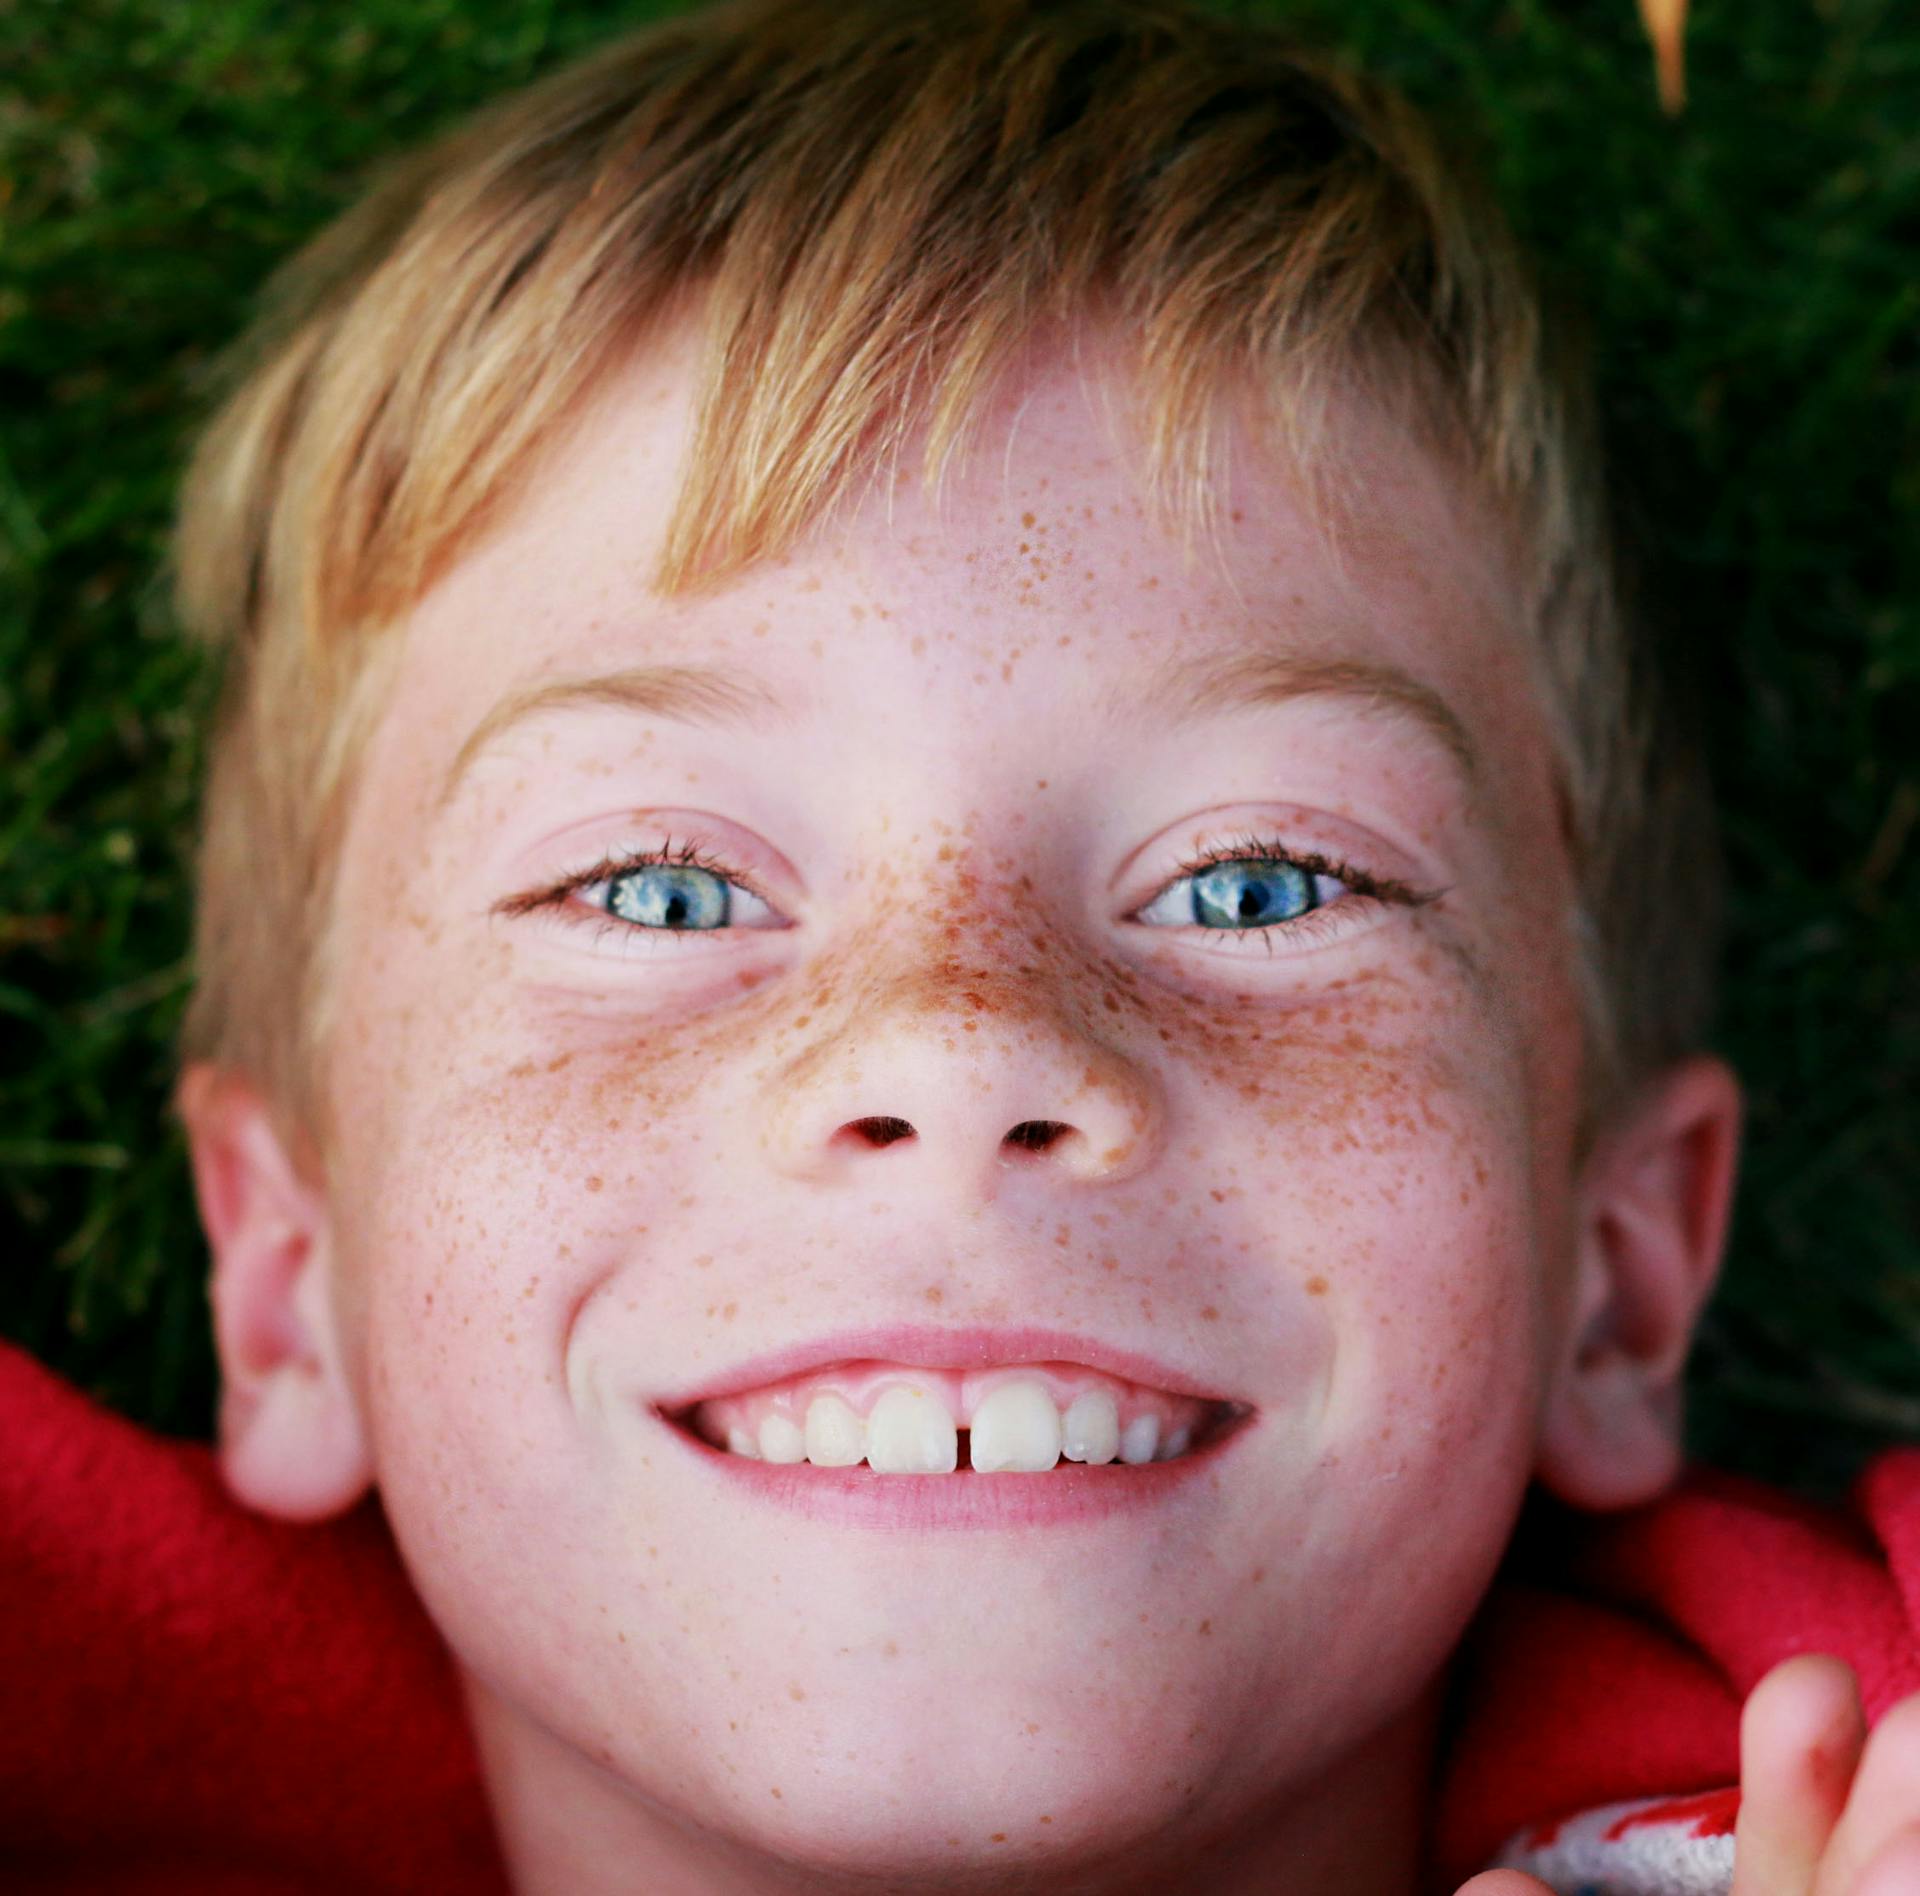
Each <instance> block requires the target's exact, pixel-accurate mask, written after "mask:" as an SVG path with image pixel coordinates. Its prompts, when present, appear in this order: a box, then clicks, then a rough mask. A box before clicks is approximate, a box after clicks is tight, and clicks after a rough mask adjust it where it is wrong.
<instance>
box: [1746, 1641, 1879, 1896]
mask: <svg viewBox="0 0 1920 1896" xmlns="http://www.w3.org/2000/svg"><path fill="white" fill-rule="evenodd" d="M1865 1743H1866V1720H1865V1718H1864V1716H1863V1715H1862V1713H1861V1710H1860V1689H1859V1686H1858V1685H1857V1684H1856V1682H1855V1680H1854V1676H1853V1668H1852V1667H1851V1666H1849V1665H1847V1664H1846V1662H1845V1661H1844V1660H1840V1659H1834V1658H1830V1657H1828V1656H1827V1655H1826V1654H1825V1653H1803V1654H1802V1655H1801V1656H1800V1657H1799V1658H1797V1659H1789V1660H1787V1661H1786V1662H1785V1663H1784V1664H1782V1665H1777V1666H1775V1667H1774V1669H1773V1670H1772V1671H1771V1672H1769V1673H1768V1674H1767V1676H1766V1677H1765V1678H1764V1679H1762V1680H1761V1681H1760V1683H1759V1684H1758V1685H1756V1686H1755V1687H1754V1688H1753V1690H1752V1691H1751V1692H1750V1693H1749V1694H1748V1695H1747V1702H1746V1705H1745V1707H1744V1708H1743V1709H1742V1711H1741V1714H1740V1816H1739V1818H1738V1820H1737V1821H1736V1823H1735V1825H1734V1832H1733V1890H1732V1896H1812V1892H1813V1889H1814V1879H1815V1877H1816V1876H1817V1875H1818V1874H1819V1872H1820V1862H1821V1857H1822V1855H1823V1854H1824V1852H1825V1851H1826V1848H1827V1844H1828V1840H1829V1839H1830V1838H1831V1837H1832V1836H1833V1834H1834V1829H1835V1826H1836V1825H1837V1824H1838V1823H1839V1821H1840V1816H1841V1812H1842V1811H1843V1810H1844V1809H1845V1808H1846V1804H1847V1792H1848V1789H1849V1787H1850V1786H1851V1784H1852V1783H1853V1777H1854V1768H1855V1766H1856V1765H1857V1764H1858V1763H1859V1761H1860V1753H1861V1747H1862V1746H1863V1745H1864V1744H1865Z"/></svg>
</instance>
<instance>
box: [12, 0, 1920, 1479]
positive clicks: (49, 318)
mask: <svg viewBox="0 0 1920 1896" xmlns="http://www.w3.org/2000/svg"><path fill="white" fill-rule="evenodd" d="M906 3H908V0H903V4H906ZM660 10H663V9H659V8H649V7H646V6H636V5H633V4H625V5H616V4H608V3H606V0H575V3H574V4H571V5H569V6H566V7H564V8H562V7H558V6H553V5H547V4H540V3H539V0H457V3H455V0H356V4H353V5H351V6H342V5H338V4H332V3H326V4H320V3H314V0H308V3H304V4H294V3H293V0H0V784H3V785H4V791H3V792H0V1335H4V1336H6V1337H8V1338H11V1339H13V1340H15V1341H18V1342H22V1343H24V1344H25V1345H26V1346H27V1347H28V1348H30V1349H31V1350H33V1351H34V1352H35V1353H37V1354H38V1355H40V1356H42V1357H44V1358H46V1359H47V1360H48V1361H50V1362H52V1363H53V1364H55V1365H56V1366H57V1367H59V1368H60V1369H61V1370H62V1371H63V1372H64V1373H65V1374H66V1375H68V1376H69V1377H70V1378H72V1379H73V1380H75V1381H76V1382H78V1383H80V1384H82V1385H83V1386H85V1387H86V1388H88V1389H90V1390H92V1391H94V1392H95V1393H97V1394H98V1395H100V1396H101V1397H102V1398H104V1399H105V1400H106V1401H108V1402H110V1403H112V1404H114V1405H115V1406H117V1407H119V1408H121V1409H123V1410H125V1411H127V1412H128V1413H130V1414H132V1415H134V1416H136V1417H139V1418H140V1419H142V1420H143V1421H145V1422H148V1423H150V1424H152V1425H154V1426H156V1427H159V1428H161V1429H164V1430H167V1431H170V1432H175V1433H183V1434H190V1435H200V1436H205V1435H208V1434H210V1433H211V1428H212V1417H213V1400H214V1366H213V1360H212V1354H211V1349H210V1343H209V1316H208V1311H207V1306H206V1298H205V1286H204V1277H205V1259H204V1253H203V1250H202V1247H201V1241H200V1238H199V1233H198V1227H197V1224H196V1221H195V1217H194V1213H193V1207H192V1200H191V1195H190V1191H189V1187H188V1182H187V1174H186V1167H185V1162H184V1156H183V1151H182V1147H181V1142H180V1138H179V1135H178V1132H177V1129H176V1128H175V1127H174V1125H173V1124H172V1122H171V1120H170V1118H169V1116H168V1112H167V1105H166V1102H167V1097H168V1091H169V1086H170V1080H171V1068H170V1057H171V1056H170V1048H171V1043H172V1036H173V1034H174V1031H175V1028H176V1025H177V1022H178V1020H179V1016H180V1011H181V1006H182V1003H183V1001H184V999H185V996H186V992H187V988H188V984H189V980H190V978H191V977H190V969H189V966H188V962H187V959H186V944H187V938H188V909H187V875H186V862H187V858H188V850H189V844H190V838H191V832H192V820H193V807H194V796H195V791H196V783H197V773H198V767H199V766H198V755H197V746H196V739H195V731H196V724H197V720H198V719H199V718H200V716H201V715H202V714H203V712H204V710H205V708H206V705H207V702H208V698H209V689H208V687H209V683H210V678H209V672H208V667H207V665H206V663H205V662H204V660H203V659H202V658H201V657H200V656H199V655H197V654H195V653H193V652H191V651H189V650H187V649H185V648H184V647H183V646H182V645H181V643H180V642H179V641H178V639H177V637H176V634H175V632H174V628H173V626H172V624H171V622H170V619H169V612H168V604H167V596H166V589H165V580H164V574H163V570H162V569H163V543H164V537H165V533H166V529H167V524H168V519H169V511H170V506H171V499H172V490H173V487H174V483H175V480H176V478H177V475H178V471H179V469H180V466H181V462H182V456H183V452H184V448H185V444H186V442H187V440H188V437H189V432H190V430H191V429H192V427H193V426H194V424H195V422H196V420H197V419H198V418H199V417H200V416H201V415H202V414H203V412H204V396H203V393H202V379H201V378H203V376H204V372H205V369H206V366H207V364H208V362H209V360H210V359H211V357H212V356H213V355H214V354H215V353H216V352H217V351H218V349H219V348H220V347H221V345H222V344H224V343H225V342H226V341H228V340H229V339H230V338H231V337H232V336H233V335H234V334H235V333H236V331H237V330H238V329H239V327H240V326H241V324H242V322H243V320H244V317H245V314H246V311H247V308H248V305H249V299H250V297H251V296H252V294H253V293H254V292H255V290H256V289H257V288H258V286H259V285H260V283H261V282H262V280H263V279H264V277H265V276H266V274H267V272H268V270H269V269H270V268H271V267H272V265H273V264H274V263H276V262H277V261H278V260H279V259H281V258H282V257H284V256H285V255H286V254H287V253H288V252H289V251H290V250H291V249H292V248H293V247H294V246H295V245H296V244H297V243H298V242H299V241H300V240H301V239H302V238H304V237H305V236H307V235H308V234H309V233H310V232H312V231H313V230H314V229H315V228H316V227H317V226H318V225H319V224H320V223H321V222H322V221H323V220H324V219H326V218H327V217H328V216H329V214H330V213H332V212H333V211H335V210H336V209H338V208H339V207H340V206H342V205H343V204H345V203H346V202H347V201H348V200H349V198H350V197H351V196H352V195H353V194H354V191H355V188H356V183H357V181H358V180H359V179H360V177H361V176H362V174H363V170H364V168H365V166H366V165H367V164H368V163H369V162H370V161H371V160H373V159H375V158H377V157H379V156H381V155H384V154H386V153H389V152H391V151H392V150H394V149H395V148H397V147H399V146H401V145H404V144H407V143H411V142H412V141H414V140H416V139H418V138H420V137H422V136H423V135H425V134H426V133H428V132H429V131H431V130H433V129H435V128H436V127H438V126H440V125H442V124H443V123H445V122H446V121H447V120H449V119H450V118H453V117H454V116H456V115H458V114H459V113H461V112H462V111H463V110H465V109H466V108H468V107H470V106H471V105H473V104H475V103H476V102H478V101H480V100H483V99H486V98H489V97H491V96H493V95H494V94H496V93H498V92H500V91H502V90H504V89H506V88H507V87H509V86H512V85H514V84H516V83H517V82H519V81H521V80H523V79H526V78H528V77H530V76H532V75H533V74H535V73H538V72H540V71H543V70H545V69H546V68H548V67H549V66H551V65H553V64H554V63H555V62H556V61H558V60H560V59H562V58H564V57H565V56H567V55H568V54H569V53H572V52H574V51H577V50H579V49H581V48H582V47H584V46H586V45H588V44H590V43H592V42H594V41H596V40H599V39H602V38H604V37H605V36H607V35H608V34H609V33H611V32H613V31H615V30H617V29H618V28H620V27H621V26H623V25H627V24H632V23H637V22H638V21H640V20H642V19H644V18H646V17H648V15H649V14H650V13H651V12H655V11H660ZM1247 10H1248V11H1251V12H1258V13H1260V14H1262V15H1267V16H1278V17H1284V18H1290V19H1293V20H1297V21H1298V22H1299V24H1300V26H1301V27H1302V29H1303V30H1304V31H1305V32H1306V33H1307V34H1308V35H1309V36H1311V37H1312V38H1314V39H1316V40H1318V41H1319V42H1321V43H1323V44H1331V45H1333V46H1336V47H1339V48H1342V49H1344V50H1346V51H1348V52H1350V53H1352V54H1354V55H1356V56H1358V57H1359V58H1361V59H1362V60H1363V61H1365V62H1366V63H1367V64H1369V65H1371V66H1372V67H1373V68H1374V69H1376V70H1377V71H1379V72H1381V73H1383V74H1384V75H1386V76H1388V77H1391V78H1394V79H1396V80H1398V81H1399V82H1400V83H1402V84H1403V85H1404V86H1406V87H1407V88H1408V89H1409V90H1410V91H1411V92H1412V93H1413V94H1414V96H1415V97H1416V98H1418V99H1419V100H1421V101H1422V102H1423V103H1424V104H1426V105H1427V106H1428V107H1429V108H1430V109H1432V110H1433V111H1434V112H1435V113H1436V114H1437V115H1438V116H1439V117H1440V118H1441V119H1442V121H1443V122H1444V123H1446V124H1448V125H1449V126H1451V127H1453V128H1455V129H1456V131H1458V133H1459V134H1460V135H1461V136H1462V137H1463V138H1464V139H1465V140H1466V141H1467V144H1468V147H1469V148H1470V149H1473V150H1475V151H1477V152H1478V154H1479V159H1480V163H1481V167H1482V169H1483V171H1484V172H1485V174H1486V175H1487V176H1488V178H1489V179H1490V181H1491V182H1492V183H1493V185H1494V186H1495V188H1496V190H1497V191H1498V192H1499V194H1500V195H1501V196H1502V197H1503V199H1504V201H1505V202H1506V204H1507V206H1508V208H1509V210H1510V212H1511V213H1512V215H1513V217H1514V219H1515V221H1516V222H1517V224H1518V225H1519V227H1520V229H1521V232H1522V234H1523V236H1524V237H1525V238H1526V239H1527V240H1528V242H1529V243H1530V245H1531V247H1532V248H1533V250H1534V252H1535V254H1536V256H1537V257H1538V258H1539V259H1540V261H1541V264H1542V267H1543V273H1544V275H1545V278H1546V280H1547V282H1548V284H1549V286H1550V289H1551V292H1552V294H1553V295H1554V296H1555V297H1556V298H1557V299H1558V300H1559V301H1560V302H1561V303H1563V304H1564V305H1565V306H1567V307H1568V308H1569V309H1571V310H1574V311H1577V312H1579V313H1580V314H1581V316H1582V319H1583V321H1584V323H1585V325H1586V327H1587V329H1588V331H1589V333H1590V337H1591V341H1592V346H1593V349H1594V353H1595V357H1596V365H1597V370H1598V375H1599V381H1600V387H1601V393H1602V405H1603V408H1604V411H1605V415H1606V418H1607V426H1608V430H1609V436H1610V447H1611V452H1612V456H1613V466H1614V473H1615V479H1616V485H1617V488H1618V493H1619V505H1620V508H1621V513H1622V517H1623V520H1624V522H1625V526H1626V530H1627V535H1628V538H1629V540H1630V542H1631V544H1632V545H1633V547H1634V549H1635V551H1636V553H1637V556H1638V559H1639V563H1640V567H1641V570H1642V573H1643V576H1644V585H1645V589H1646V594H1647V598H1648V601H1649V604H1650V607H1651V609H1652V610H1653V612H1654V613H1655V615H1656V618H1657V622H1658V624H1659V625H1660V627H1661V628H1662V630H1663V632H1664V635H1665V637H1666V638H1667V640H1668V641H1670V643H1671V646H1672V649H1673V650H1674V652H1675V653H1676V655H1677V657H1678V658H1679V660H1680V661H1681V663H1682V665H1683V668H1684V669H1685V670H1686V671H1687V672H1688V673H1689V674H1690V675H1691V676H1692V677H1693V678H1694V679H1695V680H1696V681H1697V682H1698V683H1699V684H1700V685H1701V686H1702V687H1703V696H1704V699H1705V702H1706V706H1707V710H1708V713H1709V719H1710V738H1711V746H1712V756H1713V761H1714V767H1715V771H1716V775H1717V778H1718V781H1719V785H1720V790H1721V796H1722V802H1723V806H1724V810H1725V814H1726V825H1727V848H1728V854H1729V862H1730V869H1731V881H1732V939H1731V944H1730V954H1729V958H1728V985H1727V992H1726V1001H1725V1006H1724V1009H1723V1018H1722V1026H1721V1031H1720V1034H1719V1044H1720V1045H1721V1047H1722V1048H1723V1049H1724V1050H1725V1051H1726V1052H1727V1053H1728V1054H1729V1055H1730V1056H1731V1057H1732V1058H1733V1059H1734V1061H1735V1062H1736V1063H1737V1065H1738V1066H1739V1067H1740V1069H1741V1070H1742V1072H1743V1074H1744V1075H1745V1077H1746V1079H1747V1081H1748V1084H1749V1086H1750V1089H1751V1107H1752V1119H1751V1126H1750V1133H1749V1145H1748V1152H1747V1160H1746V1166H1745V1181H1744V1186H1743V1191H1742V1197H1741V1201H1740V1208H1739V1213H1738V1219H1737V1223H1736V1227H1735V1232H1734V1242H1733V1252H1732V1258H1731V1262H1730V1265H1729V1269H1728V1273H1727V1276H1726V1279H1725V1282H1724V1286H1723V1288H1722V1290H1721V1292H1720V1294H1719V1296H1718V1298H1717V1299H1716V1301H1715V1304H1714V1306H1713V1309H1712V1311H1711V1313H1710V1316H1709V1319H1708V1321H1707V1324H1706V1327H1705V1332H1704V1334H1703V1336H1702V1339H1701V1344H1700V1348H1699V1352H1698V1355H1697V1358H1696V1361H1695V1366H1694V1372H1693V1378H1692V1393H1691V1399H1690V1429H1691V1441H1692V1446H1693V1448H1694V1450H1695V1451H1696V1452H1697V1453H1699V1454H1702V1455H1704V1456H1707V1457H1709V1458H1711V1459H1713V1460H1716V1461H1718V1462H1720V1463H1722V1464H1724V1465H1727V1466H1730V1467H1734V1468H1737V1469H1740V1470H1742V1471H1744V1472H1747V1473H1751V1474H1757V1475H1760V1476H1763V1477H1766V1478H1770V1479H1774V1480H1779V1481H1783V1482H1788V1483H1791V1484H1793V1485H1795V1486H1797V1487H1799V1488H1801V1489H1802V1490H1804V1491H1806V1492H1808V1493H1812V1494H1816V1495H1827V1496H1832V1495H1837V1494H1838V1493H1840V1492H1841V1491H1842V1490H1843V1489H1844V1485H1845V1483H1846V1481H1847V1480H1848V1479H1849V1477H1850V1475H1851V1474H1852V1472H1853V1471H1854V1470H1855V1469H1856V1468H1857V1467H1858V1465H1859V1463H1860V1462H1861V1460H1862V1459H1863V1458H1864V1457H1865V1455H1866V1454H1868V1453H1869V1452H1870V1451H1871V1450H1872V1449H1873V1448H1875V1447H1876V1446H1878V1445H1879V1444H1881V1443H1884V1442H1888V1441H1899V1440H1904V1441H1920V983H1917V982H1916V975H1915V969H1916V965H1917V964H1920V584H1917V583H1916V582H1920V13H1915V12H1914V11H1913V10H1911V9H1910V8H1902V7H1900V6H1897V5H1895V4H1894V0H1811V4H1809V3H1808V0H1756V4H1753V5H1748V6H1742V7H1738V8H1734V7H1730V6H1727V5H1724V4H1720V5H1715V4H1708V5H1706V6H1705V7H1704V8H1702V9H1700V11H1699V13H1698V16H1697V17H1696V19H1695V20H1694V22H1693V24H1692V28H1691V31H1690V35H1689V40H1688V81H1689V88H1690V98H1689V103H1688V106H1687V109H1686V112H1685V114H1684V115H1683V116H1681V117H1680V118H1678V119H1669V118H1667V117H1664V116H1663V115H1662V114H1661V112H1660V110H1659V107H1658V104H1657V100H1656V94H1655V89H1654V82H1653V74H1652V67H1651V59H1650V55H1649V52H1648V49H1647V46H1646V44H1645V41H1644V39H1643V38H1642V36H1641V33H1640V30H1639V26H1638V23H1637V21H1636V19H1635V17H1634V14H1633V11H1632V8H1631V6H1630V4H1629V0H1561V3H1560V4H1555V5H1546V4H1512V3H1509V0H1431V3H1428V0H1302V3H1301V4H1298V5H1273V4H1268V5H1258V6H1249V7H1248V8H1247ZM1688 893H1689V892H1688V891H1687V890H1685V889H1675V890H1674V891H1672V899H1673V900H1674V901H1676V902H1685V901H1686V900H1687V899H1688Z"/></svg>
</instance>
